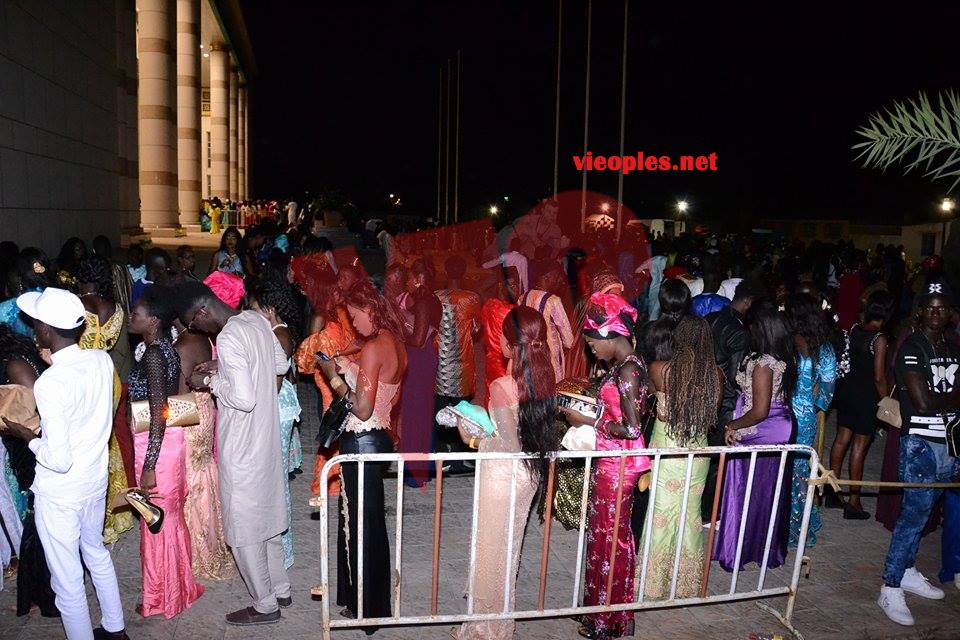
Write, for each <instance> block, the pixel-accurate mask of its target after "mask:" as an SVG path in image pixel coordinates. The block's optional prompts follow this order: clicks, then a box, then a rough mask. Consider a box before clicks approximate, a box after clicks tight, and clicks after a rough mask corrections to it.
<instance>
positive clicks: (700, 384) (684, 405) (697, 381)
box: [666, 316, 723, 447]
mask: <svg viewBox="0 0 960 640" xmlns="http://www.w3.org/2000/svg"><path fill="white" fill-rule="evenodd" d="M673 342H674V352H673V357H672V358H671V359H670V363H669V365H668V366H667V371H666V377H667V378H668V380H667V405H668V409H669V413H670V420H669V422H670V423H669V424H668V425H667V434H668V435H669V436H670V437H671V438H673V439H674V440H675V441H676V443H677V444H678V445H680V446H682V447H683V446H688V445H689V444H691V443H695V442H698V441H701V440H703V439H704V438H706V436H707V432H708V431H709V430H710V429H711V428H713V426H714V425H715V424H716V421H717V402H718V400H719V399H720V394H721V393H722V392H723V380H722V379H721V376H720V370H719V369H718V368H717V364H716V361H715V360H714V354H713V334H712V333H711V331H710V325H709V324H708V323H707V321H706V320H704V319H703V318H699V317H697V316H686V317H684V318H683V319H681V320H680V322H678V323H677V328H676V329H674V331H673Z"/></svg>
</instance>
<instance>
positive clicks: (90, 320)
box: [80, 304, 136, 544]
mask: <svg viewBox="0 0 960 640" xmlns="http://www.w3.org/2000/svg"><path fill="white" fill-rule="evenodd" d="M84 321H85V322H86V325H87V326H86V328H85V329H84V331H83V335H81V336H80V348H81V349H100V350H102V351H110V350H112V349H113V348H114V347H115V346H116V345H117V341H118V340H119V338H120V334H121V333H122V332H123V327H124V322H125V318H124V313H123V307H121V306H120V305H119V304H118V305H117V309H116V311H114V312H113V315H112V316H110V318H109V319H108V320H107V321H106V322H104V323H103V324H102V325H101V324H100V317H99V316H98V315H97V314H95V313H90V312H89V311H87V312H86V314H85V316H84ZM122 393H123V386H122V384H121V383H120V376H119V375H117V373H116V372H114V374H113V412H114V431H116V427H117V422H118V418H117V417H116V413H117V407H118V406H119V404H120V396H121V394H122ZM120 422H125V420H122V419H121V420H120ZM108 460H109V461H108V463H107V465H108V466H107V469H108V476H107V511H106V514H105V517H104V521H103V542H104V544H113V543H114V542H116V541H117V540H119V539H120V534H122V533H126V532H127V531H130V530H131V529H133V527H134V526H135V525H136V521H135V520H134V518H133V512H132V511H130V510H129V509H120V510H118V511H115V512H114V511H111V510H110V505H111V504H112V503H113V500H114V498H116V496H117V495H118V494H119V493H120V492H122V491H123V490H124V489H126V488H128V487H129V486H130V485H129V484H128V478H127V472H126V469H125V468H124V466H123V455H122V454H121V452H120V443H119V441H118V440H117V434H116V433H112V434H111V435H110V446H109V449H108Z"/></svg>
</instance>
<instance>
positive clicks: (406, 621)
mask: <svg viewBox="0 0 960 640" xmlns="http://www.w3.org/2000/svg"><path fill="white" fill-rule="evenodd" d="M772 455H777V456H778V457H779V473H778V475H777V478H778V479H777V485H776V488H775V490H774V493H773V500H772V503H771V505H770V520H769V525H768V528H767V535H766V540H765V547H764V554H763V562H762V563H761V565H760V572H759V580H758V582H757V586H756V588H755V589H753V590H748V591H737V585H738V580H739V579H740V571H739V568H738V567H739V565H740V560H741V551H742V548H743V540H744V533H745V530H746V524H747V514H748V513H749V508H748V507H747V505H749V504H750V498H751V493H752V490H753V482H754V470H755V469H756V464H757V460H758V456H764V457H771V456H772ZM635 456H648V457H649V458H650V459H651V471H650V473H651V482H650V487H649V490H648V491H649V492H650V496H649V507H648V509H647V514H646V520H645V525H644V533H643V540H642V543H643V546H642V556H640V558H639V559H640V562H641V564H640V565H638V566H639V567H640V569H639V572H638V573H639V576H638V579H637V580H636V581H635V585H634V586H635V589H634V591H635V597H634V601H633V602H627V603H621V604H606V605H598V606H582V605H581V604H580V602H581V590H582V586H583V585H582V580H581V576H582V574H583V561H584V551H585V549H584V546H585V544H584V543H585V534H586V525H587V510H588V502H589V495H590V477H591V470H592V468H593V464H594V460H596V459H597V458H620V459H621V464H620V474H621V475H620V480H621V482H619V483H618V484H619V487H620V488H619V489H618V503H619V497H621V496H622V493H620V492H622V491H623V490H624V489H623V482H622V479H623V471H624V462H625V459H626V458H628V457H635ZM707 456H709V457H714V456H716V457H719V470H718V475H717V489H716V496H715V498H714V502H713V516H712V521H711V523H710V528H709V532H708V537H707V546H706V560H705V562H704V567H703V575H702V580H701V587H700V593H699V595H698V597H695V598H676V593H677V576H678V573H679V568H680V560H681V549H682V545H683V529H684V518H685V516H686V507H687V504H688V500H689V497H690V482H691V475H692V470H693V463H694V460H695V459H696V458H698V457H699V458H702V457H707ZM731 456H736V457H737V458H741V459H748V460H749V470H748V475H747V486H746V491H745V495H744V508H743V509H742V515H741V519H740V523H739V532H738V539H737V548H736V561H735V562H734V571H733V572H732V573H731V579H730V588H729V590H728V591H727V592H725V593H715V594H708V593H707V582H708V578H709V574H710V570H711V559H710V557H711V554H712V550H713V544H714V541H715V533H716V525H717V506H718V504H719V502H720V499H721V488H722V484H723V476H724V473H725V470H726V465H727V463H728V462H729V458H730V457H731ZM531 457H532V456H530V455H527V454H500V453H442V454H429V455H424V454H402V455H401V454H396V453H376V454H349V455H339V456H336V457H334V458H332V459H331V460H328V461H327V463H326V464H325V465H324V467H323V469H322V470H321V474H320V486H321V487H326V486H327V481H328V477H329V474H330V470H331V469H332V468H333V467H334V465H337V464H357V465H358V469H357V500H358V504H357V507H356V508H357V531H356V532H355V534H356V535H357V576H355V577H354V578H355V579H356V581H357V609H358V610H357V611H356V612H355V613H356V618H351V619H336V620H333V619H331V617H330V601H331V598H332V597H333V593H332V591H331V589H330V584H329V569H330V564H329V553H330V548H329V547H330V544H329V523H328V521H327V516H328V509H327V495H326V493H325V492H324V493H323V494H322V495H321V496H320V497H319V498H314V499H313V500H311V504H312V505H313V506H315V507H318V508H319V509H320V510H321V514H320V584H319V585H318V586H317V587H315V588H314V590H313V594H314V595H316V596H320V597H321V599H322V602H321V609H322V627H323V638H324V640H329V638H330V633H331V630H333V629H345V628H359V627H371V626H376V627H382V626H402V625H425V624H456V623H462V622H469V621H481V620H503V619H515V620H529V619H536V618H554V617H571V616H579V615H583V614H591V613H604V612H611V611H640V610H644V609H672V608H679V607H688V606H691V605H708V604H716V603H723V602H735V601H742V600H755V599H761V598H771V597H776V596H786V597H787V601H786V606H785V608H784V609H783V611H782V612H781V611H778V610H776V609H774V608H772V607H770V606H768V605H765V604H763V603H760V602H758V603H757V606H759V607H760V608H761V609H763V610H764V611H767V612H769V613H771V614H772V615H774V616H775V617H776V618H777V619H778V620H779V621H780V623H781V624H783V625H784V626H785V627H786V628H787V629H788V630H789V631H790V632H791V633H792V634H793V635H794V637H795V638H797V639H798V640H802V636H801V635H800V633H799V632H798V631H797V630H796V629H794V627H793V625H792V622H791V620H792V617H793V609H794V605H795V603H796V598H797V590H798V586H799V581H800V573H801V570H802V565H803V561H804V548H805V546H806V540H807V530H808V526H809V522H810V512H811V508H812V505H813V497H814V490H815V487H814V485H812V484H808V487H807V492H806V500H805V503H804V509H803V519H802V522H801V527H800V535H799V544H798V547H797V549H796V556H795V559H794V563H793V570H792V574H791V578H790V584H789V586H784V587H769V586H766V578H767V570H766V565H767V559H768V557H769V554H770V550H771V547H772V546H773V545H776V544H779V541H776V540H773V533H774V528H775V522H776V518H777V514H778V512H779V511H781V510H783V509H784V508H785V509H786V510H787V511H789V504H787V505H784V504H782V503H781V499H785V500H787V501H788V502H789V500H790V493H789V490H788V489H789V486H790V478H789V477H787V476H788V475H789V473H790V469H789V467H788V465H787V462H788V458H790V457H799V458H808V459H809V462H810V479H811V480H816V479H817V476H818V473H819V459H818V457H817V453H816V451H814V450H813V449H812V448H810V447H806V446H801V445H758V446H750V447H703V448H690V449H683V448H672V449H636V450H630V451H563V452H559V453H557V454H556V455H555V456H554V457H553V459H552V461H551V463H550V472H549V478H548V480H547V489H546V491H547V500H546V512H545V520H544V540H543V552H542V553H541V567H540V591H539V599H538V606H537V608H536V609H531V610H516V609H511V608H510V606H509V605H510V598H509V596H510V592H511V589H510V585H511V580H512V578H513V576H511V575H510V572H507V575H506V576H504V584H505V587H506V588H505V589H504V607H503V611H502V612H498V613H483V614H480V613H475V612H474V602H473V595H472V593H470V592H468V594H467V598H466V611H460V612H451V613H441V612H439V611H438V606H437V589H438V571H439V551H440V523H441V510H442V503H441V495H442V491H443V486H442V485H443V474H442V463H443V462H446V461H456V460H470V461H474V463H475V471H474V486H473V504H472V509H471V511H472V521H471V541H470V542H471V545H470V559H469V569H468V576H469V578H468V579H469V581H470V584H473V580H474V576H475V573H476V567H475V562H476V535H477V526H478V523H477V517H478V512H479V497H480V482H479V479H480V473H481V469H482V467H483V464H484V463H485V462H487V461H491V460H500V461H503V460H512V461H513V466H514V474H516V471H517V467H518V465H520V464H522V462H523V461H524V460H525V459H529V458H531ZM571 458H573V459H582V460H583V469H584V479H583V488H582V495H581V504H580V527H579V532H578V543H577V557H576V572H575V581H574V585H573V590H572V598H571V600H570V606H569V607H561V608H546V607H545V606H544V599H545V589H546V576H547V564H548V562H549V556H548V551H549V546H550V531H551V519H552V506H553V497H554V478H555V468H556V461H557V460H560V459H571ZM668 458H685V459H686V462H687V464H686V483H685V488H684V492H683V508H682V509H681V512H680V513H681V516H680V524H679V531H680V534H679V535H678V536H677V546H676V551H675V555H674V557H673V570H672V575H671V585H670V598H669V599H667V600H656V601H651V600H647V599H645V597H644V592H645V585H646V580H647V565H648V560H649V554H650V539H651V530H652V523H653V517H654V511H655V509H654V506H655V504H656V492H657V480H658V476H659V473H660V468H661V462H662V461H663V460H664V459H668ZM411 461H417V462H422V461H430V462H432V463H433V464H434V465H435V466H436V470H437V476H436V479H435V482H436V485H435V487H434V491H435V511H434V539H433V541H434V544H433V550H434V552H433V580H432V591H431V609H430V611H431V613H430V615H411V616H404V615H401V612H402V605H403V600H402V575H403V553H402V549H403V519H404V513H403V494H404V469H405V464H406V463H407V462H411ZM367 463H396V465H397V478H396V482H397V497H396V511H397V517H396V531H395V534H394V535H395V537H394V544H395V549H396V552H395V557H394V559H393V560H394V572H393V590H392V591H393V593H392V596H393V602H392V605H393V606H392V612H393V615H392V616H391V617H388V618H368V617H364V612H363V590H364V584H363V562H364V549H363V535H364V534H363V528H364V527H363V504H364V474H363V471H364V465H365V464H367ZM784 483H786V489H787V490H784V489H785V487H784ZM782 496H784V497H783V498H782ZM515 509H516V483H512V485H511V491H510V515H511V517H510V525H509V527H508V530H507V531H506V545H505V546H506V553H507V558H510V557H511V553H512V550H513V545H514V544H521V543H522V540H521V541H519V542H518V541H516V540H515V536H516V533H517V532H516V531H514V527H513V522H514V518H513V516H514V515H515V513H516V511H515ZM788 520H789V518H786V520H785V526H787V521H788ZM520 533H521V535H522V533H523V532H522V531H521V532H520ZM352 535H353V534H352ZM616 546H617V545H616V541H614V544H613V545H612V548H611V560H612V561H615V554H616ZM612 564H613V563H612V562H611V565H612ZM611 576H612V574H611ZM470 591H471V592H472V589H471V590H470ZM607 592H608V593H609V587H608V589H607ZM390 596H391V594H383V597H384V598H388V597H390Z"/></svg>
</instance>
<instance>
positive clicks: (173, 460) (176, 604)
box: [130, 338, 203, 619]
mask: <svg viewBox="0 0 960 640" xmlns="http://www.w3.org/2000/svg"><path fill="white" fill-rule="evenodd" d="M179 377H180V357H179V356H178V355H177V352H176V351H175V350H174V349H173V345H171V344H170V341H169V340H168V339H166V338H162V339H160V340H158V341H157V342H155V343H154V344H153V345H151V346H149V347H147V350H146V352H145V353H144V355H143V357H142V360H141V361H138V362H137V363H136V364H135V365H134V369H133V371H132V372H131V373H130V400H131V401H132V402H135V401H138V400H147V399H150V400H151V413H152V412H153V411H154V407H155V406H156V404H157V403H162V404H163V411H164V412H165V411H166V397H169V396H170V395H173V394H174V393H175V392H176V390H177V389H178V383H179ZM161 434H162V435H161ZM150 436H151V432H150V431H144V432H142V433H137V434H135V435H134V438H133V449H134V464H135V467H136V471H137V478H140V477H141V476H142V474H143V467H144V460H145V459H146V458H147V456H148V452H152V453H153V454H154V455H156V463H155V466H154V472H155V474H156V479H157V487H156V491H155V493H156V496H155V497H154V498H153V501H154V502H155V503H156V505H157V506H158V507H160V508H161V509H163V511H164V519H163V525H162V527H161V529H160V531H159V532H157V533H155V534H154V533H150V532H149V531H148V530H147V524H146V522H144V521H143V520H141V521H140V566H141V568H142V570H143V601H142V608H141V611H140V612H141V614H142V615H143V616H144V617H148V616H152V615H157V614H163V617H165V618H167V619H170V618H173V617H174V616H176V615H177V614H179V613H180V612H181V611H183V610H184V609H186V608H188V607H189V606H190V605H191V604H193V601H194V600H196V599H197V598H199V597H200V596H201V595H203V586H202V585H200V584H198V583H197V581H196V579H195V578H194V576H193V568H192V566H191V558H192V551H191V549H192V546H191V543H190V532H189V531H188V530H187V524H186V522H185V520H184V513H183V511H184V501H185V499H186V495H187V464H186V442H185V439H184V429H183V427H166V428H162V427H161V429H160V430H158V431H156V438H155V439H154V442H153V445H152V447H151V441H150V440H151V438H150ZM157 445H159V450H157V449H156V447H157ZM157 454H158V455H157Z"/></svg>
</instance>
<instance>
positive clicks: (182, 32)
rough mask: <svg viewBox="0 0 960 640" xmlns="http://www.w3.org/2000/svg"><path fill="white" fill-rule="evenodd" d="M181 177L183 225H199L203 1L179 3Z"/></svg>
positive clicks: (179, 168) (178, 58) (178, 54)
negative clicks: (201, 10) (201, 9)
mask: <svg viewBox="0 0 960 640" xmlns="http://www.w3.org/2000/svg"><path fill="white" fill-rule="evenodd" d="M177 175H178V180H177V184H178V189H179V198H178V203H179V211H180V224H181V225H186V224H194V225H195V224H199V221H200V218H199V214H198V211H199V209H200V191H201V186H200V1H199V0H177Z"/></svg>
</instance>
